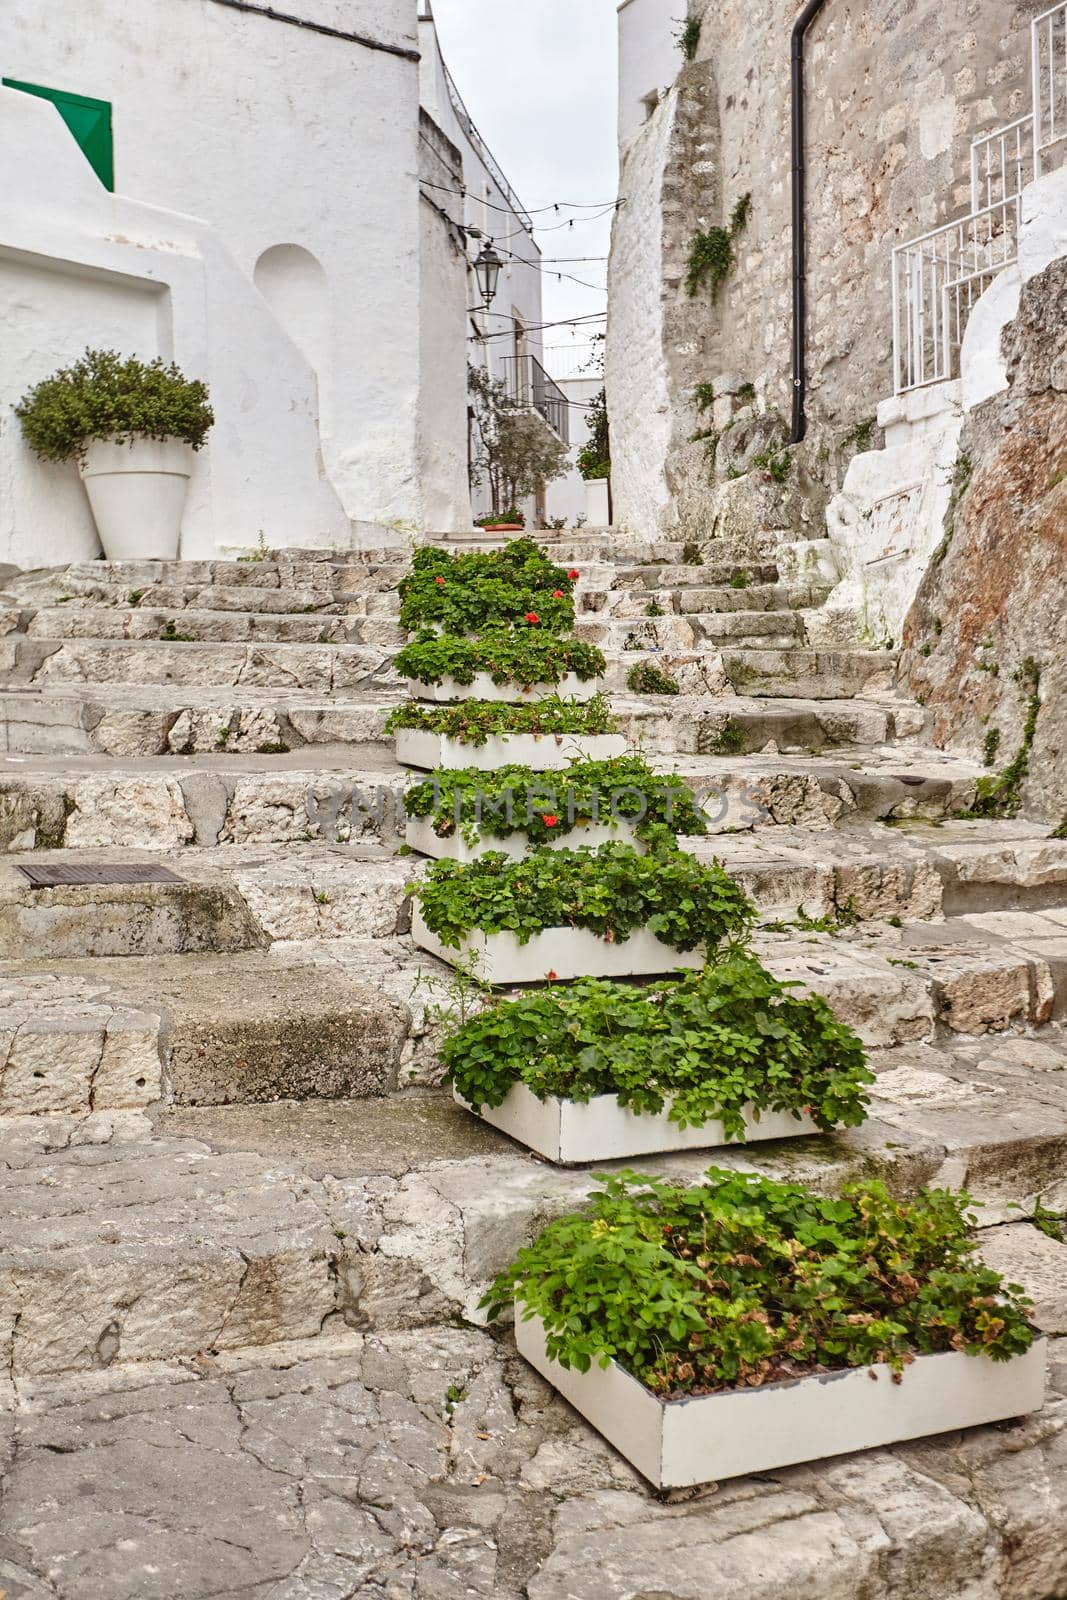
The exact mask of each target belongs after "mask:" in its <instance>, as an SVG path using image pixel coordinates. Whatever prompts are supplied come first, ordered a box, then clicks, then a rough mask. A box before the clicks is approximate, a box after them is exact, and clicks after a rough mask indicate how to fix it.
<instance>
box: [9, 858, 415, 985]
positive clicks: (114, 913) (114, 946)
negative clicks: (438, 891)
mask: <svg viewBox="0 0 1067 1600" xmlns="http://www.w3.org/2000/svg"><path fill="white" fill-rule="evenodd" d="M132 854H133V852H132V851H131V850H130V848H129V847H128V846H125V847H124V846H121V845H112V846H110V847H106V848H101V849H91V850H90V849H83V850H80V851H78V852H77V853H71V852H69V851H66V850H37V851H34V852H33V855H32V856H18V855H8V856H7V857H5V858H4V860H3V861H2V862H0V960H15V959H17V958H18V957H19V956H21V955H22V954H24V953H25V952H27V951H30V952H32V953H33V956H34V958H35V959H37V960H49V959H56V960H63V959H72V958H78V957H81V956H124V957H130V956H155V955H183V954H187V953H190V952H196V951H200V952H207V951H218V952H226V951H237V950H251V949H262V948H265V947H266V946H267V945H268V944H270V943H271V942H273V941H276V940H297V941H299V940H307V939H347V940H367V939H387V938H393V937H395V936H396V935H398V934H402V933H406V932H407V929H408V927H409V926H410V914H409V908H408V904H407V896H406V893H405V884H406V883H407V881H408V879H409V878H410V877H411V876H412V867H411V866H410V865H409V864H408V863H407V862H405V861H404V860H403V859H396V858H394V856H393V855H392V854H391V853H390V852H389V851H386V850H384V849H383V848H382V847H381V846H380V845H376V844H358V845H357V844H353V845H348V846H340V845H335V846H334V847H333V848H332V849H329V848H326V847H323V846H318V845H303V846H298V845H296V844H293V845H289V846H286V847H283V848H280V849H279V848H277V847H276V848H275V849H274V850H273V851H271V850H270V849H269V848H265V849H263V850H260V849H259V847H258V846H251V847H249V846H244V845H236V846H220V847H218V848H216V849H193V850H185V851H183V852H182V853H181V856H180V859H177V860H173V861H172V860H171V857H170V855H169V854H168V853H167V852H160V851H158V850H157V851H155V852H154V853H152V854H150V855H148V856H147V858H146V859H147V864H148V865H149V866H151V867H153V868H159V867H162V868H165V869H166V870H167V871H168V872H171V873H173V874H174V875H175V876H177V877H178V878H179V879H180V881H179V882H163V883H114V882H111V883H109V882H106V881H104V882H95V883H92V884H63V885H62V886H60V887H57V888H33V887H32V886H31V885H30V884H29V883H28V882H27V880H26V879H25V878H24V877H23V875H22V874H21V873H20V871H19V866H20V865H21V864H23V863H25V864H26V865H32V866H33V867H48V866H53V867H59V868H67V867H75V868H85V867H90V866H91V867H98V868H100V869H105V868H106V867H107V866H108V865H109V864H113V865H116V866H126V865H129V864H130V857H131V855H132ZM101 876H102V877H106V872H104V871H103V870H102V871H101Z"/></svg>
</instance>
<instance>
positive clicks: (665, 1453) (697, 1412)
mask: <svg viewBox="0 0 1067 1600" xmlns="http://www.w3.org/2000/svg"><path fill="white" fill-rule="evenodd" d="M515 1340H516V1343H517V1344H518V1347H519V1352H520V1354H521V1355H523V1356H524V1357H525V1358H526V1360H527V1361H528V1362H529V1363H530V1365H531V1366H532V1367H535V1368H536V1369H537V1371H538V1372H539V1373H540V1374H541V1375H542V1377H544V1378H547V1379H548V1381H549V1383H551V1384H552V1385H553V1387H554V1388H556V1389H558V1390H559V1392H560V1394H562V1395H563V1397H564V1399H566V1400H569V1401H570V1403H571V1405H572V1406H574V1408H575V1410H576V1411H579V1412H580V1413H581V1414H582V1416H583V1417H585V1419H586V1421H587V1422H590V1423H592V1425H593V1427H594V1428H596V1429H597V1431H598V1432H599V1433H602V1434H603V1435H604V1438H605V1439H607V1440H608V1441H609V1443H611V1444H613V1445H614V1446H615V1448H616V1450H618V1451H619V1452H620V1454H622V1455H624V1456H625V1457H626V1459H627V1461H629V1462H631V1463H632V1464H633V1465H634V1466H635V1467H636V1468H637V1470H638V1472H640V1473H641V1474H642V1475H643V1476H644V1477H646V1478H647V1479H648V1480H649V1482H650V1483H652V1484H654V1485H655V1487H656V1488H657V1489H683V1488H690V1487H692V1486H693V1485H694V1484H697V1483H714V1482H717V1481H721V1480H722V1479H724V1478H739V1477H742V1476H743V1475H744V1474H746V1473H750V1472H772V1471H774V1470H775V1469H776V1468H778V1467H788V1466H794V1465H796V1464H797V1463H798V1462H801V1461H822V1460H824V1459H825V1458H826V1457H827V1456H837V1455H844V1454H845V1453H847V1452H848V1451H852V1450H873V1449H877V1448H879V1447H880V1446H882V1445H887V1444H896V1443H899V1442H900V1441H901V1440H903V1439H923V1438H926V1437H927V1436H928V1435H930V1434H935V1433H950V1432H954V1431H955V1430H956V1429H957V1428H973V1427H977V1426H978V1425H979V1424H981V1423H987V1422H999V1421H1001V1420H1002V1419H1003V1418H1005V1417H1021V1416H1024V1415H1025V1414H1026V1413H1027V1412H1030V1411H1039V1410H1040V1409H1041V1407H1042V1405H1043V1404H1044V1400H1045V1362H1046V1341H1045V1340H1044V1339H1038V1340H1035V1342H1034V1344H1033V1345H1032V1346H1031V1347H1030V1349H1029V1350H1028V1351H1026V1353H1025V1354H1024V1355H1021V1356H1015V1357H1013V1358H1012V1360H1010V1361H990V1360H989V1358H988V1357H986V1356H966V1355H959V1354H958V1353H957V1352H955V1351H950V1352H948V1353H947V1354H944V1355H934V1356H919V1357H917V1359H916V1360H915V1361H914V1362H913V1363H912V1365H911V1366H910V1367H907V1368H906V1369H905V1371H904V1378H903V1381H902V1382H901V1383H899V1384H896V1383H894V1382H893V1381H892V1372H891V1370H890V1368H889V1367H887V1366H884V1365H878V1366H874V1367H855V1368H850V1369H849V1370H847V1371H844V1372H834V1373H828V1374H824V1375H822V1376H818V1377H810V1378H797V1379H795V1380H793V1381H792V1382H789V1383H770V1384H766V1385H764V1387H763V1388H761V1389H732V1390H729V1391H727V1392H726V1393H723V1394H712V1395H699V1396H696V1397H695V1398H693V1399H688V1400H660V1399H659V1398H658V1397H657V1396H656V1395H654V1394H653V1393H652V1391H651V1390H650V1389H646V1388H645V1386H644V1384H643V1383H640V1382H639V1381H638V1379H637V1378H635V1377H633V1375H632V1374H631V1373H629V1372H625V1371H624V1370H623V1368H622V1367H620V1366H618V1365H617V1364H616V1363H615V1362H614V1361H613V1362H611V1364H610V1365H609V1366H607V1367H598V1366H595V1365H594V1366H593V1367H591V1368H590V1370H589V1371H588V1372H576V1371H573V1370H572V1371H568V1370H567V1368H565V1367H561V1366H560V1365H559V1364H558V1363H557V1362H555V1361H550V1360H549V1358H548V1353H547V1350H546V1348H545V1332H544V1326H543V1324H542V1322H541V1320H540V1318H537V1317H534V1318H532V1319H531V1320H530V1321H529V1322H524V1321H523V1320H522V1315H521V1311H519V1312H517V1313H516V1318H515ZM872 1374H873V1375H874V1377H875V1378H876V1379H877V1381H876V1382H872V1376H871V1375H872Z"/></svg>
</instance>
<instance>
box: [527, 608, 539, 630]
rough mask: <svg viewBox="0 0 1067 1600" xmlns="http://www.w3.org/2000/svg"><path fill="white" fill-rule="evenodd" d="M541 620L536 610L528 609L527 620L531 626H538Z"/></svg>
mask: <svg viewBox="0 0 1067 1600" xmlns="http://www.w3.org/2000/svg"><path fill="white" fill-rule="evenodd" d="M540 620H541V618H540V617H539V616H538V615H537V612H536V611H527V613H526V621H527V622H528V623H529V624H530V627H531V628H536V627H537V624H538V623H539V622H540Z"/></svg>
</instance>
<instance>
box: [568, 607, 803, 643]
mask: <svg viewBox="0 0 1067 1600" xmlns="http://www.w3.org/2000/svg"><path fill="white" fill-rule="evenodd" d="M574 631H575V633H576V634H577V636H578V638H580V639H587V640H588V641H589V643H590V644H597V645H600V647H601V648H602V649H603V650H622V651H638V652H641V653H644V652H647V651H650V650H651V651H662V652H679V651H681V652H684V651H694V650H695V651H702V650H717V649H718V648H719V647H720V646H722V647H725V646H729V648H730V649H731V650H736V649H745V648H751V649H755V650H790V649H793V648H794V647H795V645H796V643H797V638H798V634H800V633H801V632H802V624H801V623H800V622H799V620H798V618H797V617H796V615H795V613H793V612H792V611H720V612H688V613H686V614H684V615H683V614H681V613H674V612H672V613H670V614H669V615H667V616H657V617H640V618H638V617H617V616H610V617H600V616H595V617H584V616H583V617H579V618H578V619H577V621H576V622H575V625H574Z"/></svg>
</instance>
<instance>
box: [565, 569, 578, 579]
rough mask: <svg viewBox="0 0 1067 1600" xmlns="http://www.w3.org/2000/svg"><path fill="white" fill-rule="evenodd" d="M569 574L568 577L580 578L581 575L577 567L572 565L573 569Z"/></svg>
mask: <svg viewBox="0 0 1067 1600" xmlns="http://www.w3.org/2000/svg"><path fill="white" fill-rule="evenodd" d="M567 576H568V578H580V577H581V573H580V572H579V571H578V568H577V567H572V568H571V570H570V571H569V572H568V574H567Z"/></svg>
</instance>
